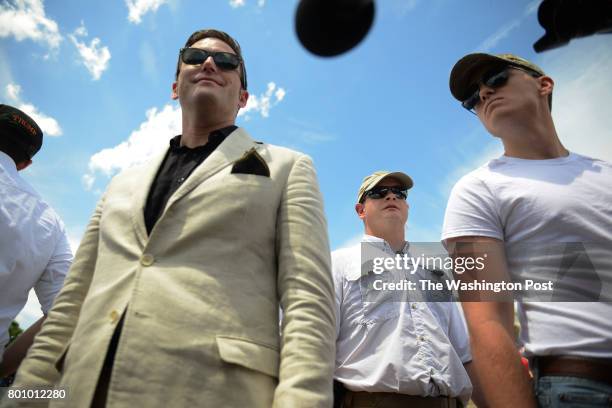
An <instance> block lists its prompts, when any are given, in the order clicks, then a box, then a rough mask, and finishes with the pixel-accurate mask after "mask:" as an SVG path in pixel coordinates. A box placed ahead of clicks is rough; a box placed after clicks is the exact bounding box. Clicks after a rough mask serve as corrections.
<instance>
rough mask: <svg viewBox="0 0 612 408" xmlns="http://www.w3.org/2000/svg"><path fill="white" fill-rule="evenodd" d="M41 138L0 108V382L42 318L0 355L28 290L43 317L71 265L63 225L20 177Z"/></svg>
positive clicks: (21, 117)
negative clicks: (37, 303)
mask: <svg viewBox="0 0 612 408" xmlns="http://www.w3.org/2000/svg"><path fill="white" fill-rule="evenodd" d="M42 138H43V134H42V131H41V129H40V128H39V127H38V125H37V124H36V122H35V121H34V120H33V119H32V118H30V117H29V116H28V115H26V114H25V113H24V112H22V111H21V110H19V109H16V108H14V107H12V106H8V105H0V379H2V378H3V377H5V376H8V375H10V374H13V373H14V372H15V371H16V369H17V366H18V365H19V364H20V362H21V360H22V359H23V358H24V357H25V353H26V352H27V350H28V348H29V347H30V345H31V344H32V341H33V339H34V335H36V333H37V332H38V330H39V329H40V327H41V325H42V322H43V321H44V319H45V317H44V316H43V317H42V318H41V319H39V320H38V321H37V322H36V323H34V324H33V325H32V326H31V327H30V328H29V329H28V330H26V331H25V332H24V333H22V334H21V335H20V336H19V337H18V338H17V339H16V340H15V341H14V342H13V343H12V344H11V345H10V347H9V348H8V349H7V350H6V352H4V347H5V345H6V344H7V343H8V341H9V334H8V329H9V326H10V324H11V322H12V321H13V319H14V318H15V316H17V314H19V312H20V311H21V309H22V308H23V306H24V305H25V304H26V302H27V300H28V293H29V292H30V289H32V288H34V290H35V292H36V295H37V297H38V300H39V302H40V305H41V307H42V312H43V314H44V315H46V314H47V311H48V310H49V309H50V308H51V305H52V303H53V300H54V299H55V297H56V295H57V294H58V292H59V290H60V289H61V288H62V285H63V282H64V277H65V276H66V273H67V271H68V269H69V268H70V265H71V263H72V251H71V250H70V245H69V244H68V238H67V237H66V232H65V230H64V224H63V223H62V221H61V220H60V218H59V216H58V215H57V214H56V213H55V211H53V209H52V208H51V207H49V205H48V204H47V203H45V202H44V201H43V200H42V198H41V197H40V195H39V194H38V193H37V192H36V191H34V189H33V188H32V187H31V186H30V185H29V184H28V183H27V182H26V181H25V180H24V179H23V178H21V176H20V175H19V174H18V172H19V171H20V170H23V169H25V168H26V167H28V166H29V165H30V164H31V163H32V157H33V156H34V155H35V154H36V153H37V152H38V150H40V148H41V146H42ZM3 352H4V355H3Z"/></svg>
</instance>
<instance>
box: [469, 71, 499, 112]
mask: <svg viewBox="0 0 612 408" xmlns="http://www.w3.org/2000/svg"><path fill="white" fill-rule="evenodd" d="M485 78H486V80H484V79H483V80H482V81H481V83H482V84H484V85H485V86H488V87H489V88H499V87H500V86H504V85H505V84H506V82H507V81H508V70H507V69H504V70H503V71H501V72H494V73H492V74H491V75H488V76H485ZM478 102H480V86H478V88H477V89H476V91H474V93H473V94H472V96H470V97H469V98H467V99H466V100H465V101H463V102H461V106H463V107H464V108H465V109H467V110H469V111H471V110H473V109H474V108H475V107H476V105H478Z"/></svg>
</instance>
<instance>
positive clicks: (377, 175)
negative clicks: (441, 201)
mask: <svg viewBox="0 0 612 408" xmlns="http://www.w3.org/2000/svg"><path fill="white" fill-rule="evenodd" d="M387 177H393V178H394V179H396V180H397V181H399V182H400V183H401V185H402V187H404V188H406V189H410V188H412V186H413V185H414V183H413V182H412V179H411V178H410V176H409V175H407V174H405V173H402V172H401V171H394V172H391V171H384V170H383V171H377V172H374V173H372V174H370V175H369V176H367V177H365V178H364V179H363V181H362V182H361V186H360V187H359V193H358V194H357V202H358V203H360V202H361V199H362V198H363V195H364V194H365V193H366V192H367V191H368V190H371V189H372V188H374V187H376V185H378V183H380V182H381V181H382V180H383V179H385V178H387Z"/></svg>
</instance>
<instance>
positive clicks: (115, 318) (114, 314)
mask: <svg viewBox="0 0 612 408" xmlns="http://www.w3.org/2000/svg"><path fill="white" fill-rule="evenodd" d="M110 320H111V323H112V324H115V323H117V321H118V320H119V312H117V311H116V310H113V311H112V312H110Z"/></svg>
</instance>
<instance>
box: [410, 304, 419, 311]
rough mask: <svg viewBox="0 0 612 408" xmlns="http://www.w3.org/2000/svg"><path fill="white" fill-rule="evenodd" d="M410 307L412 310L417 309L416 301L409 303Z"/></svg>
mask: <svg viewBox="0 0 612 408" xmlns="http://www.w3.org/2000/svg"><path fill="white" fill-rule="evenodd" d="M410 307H412V310H417V308H418V306H417V304H416V303H413V304H411V305H410Z"/></svg>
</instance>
